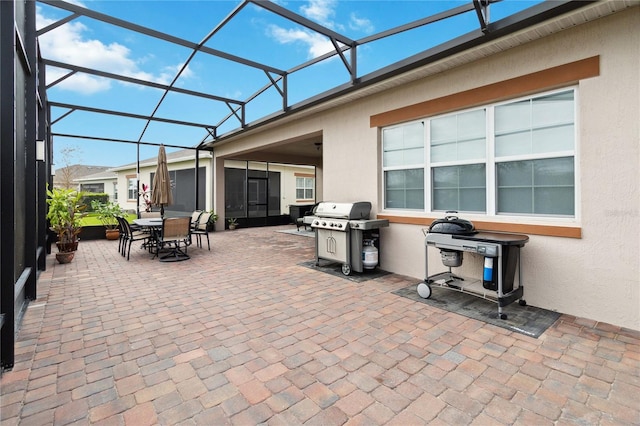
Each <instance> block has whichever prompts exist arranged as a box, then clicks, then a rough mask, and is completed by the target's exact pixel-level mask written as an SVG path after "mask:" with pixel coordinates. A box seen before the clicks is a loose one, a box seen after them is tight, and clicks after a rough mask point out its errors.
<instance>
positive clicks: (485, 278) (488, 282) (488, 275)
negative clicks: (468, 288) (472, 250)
mask: <svg viewBox="0 0 640 426" xmlns="http://www.w3.org/2000/svg"><path fill="white" fill-rule="evenodd" d="M482 286H483V287H484V288H486V289H488V290H495V289H496V288H495V287H496V285H495V284H494V282H493V257H485V258H484V268H483V269H482Z"/></svg>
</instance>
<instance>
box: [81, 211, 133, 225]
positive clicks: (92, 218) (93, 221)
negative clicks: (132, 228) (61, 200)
mask: <svg viewBox="0 0 640 426" xmlns="http://www.w3.org/2000/svg"><path fill="white" fill-rule="evenodd" d="M125 217H126V218H127V220H128V221H129V223H131V222H133V221H134V219H136V217H137V216H136V215H135V214H128V215H126V216H125ZM100 225H102V222H100V221H99V220H98V216H97V215H96V214H95V213H89V214H87V215H86V216H85V217H83V218H82V226H100Z"/></svg>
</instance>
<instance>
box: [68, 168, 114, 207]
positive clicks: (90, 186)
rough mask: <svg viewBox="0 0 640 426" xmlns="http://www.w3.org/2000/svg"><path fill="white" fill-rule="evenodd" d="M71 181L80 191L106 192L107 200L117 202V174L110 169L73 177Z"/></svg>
mask: <svg viewBox="0 0 640 426" xmlns="http://www.w3.org/2000/svg"><path fill="white" fill-rule="evenodd" d="M73 182H74V183H75V184H77V185H78V190H80V191H84V192H94V193H104V194H108V195H109V201H113V202H118V186H117V183H118V175H117V174H116V173H114V172H113V171H111V170H110V169H107V170H104V171H101V172H98V173H94V174H91V175H86V176H83V177H81V178H77V179H74V181H73Z"/></svg>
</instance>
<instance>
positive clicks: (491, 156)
mask: <svg viewBox="0 0 640 426" xmlns="http://www.w3.org/2000/svg"><path fill="white" fill-rule="evenodd" d="M567 91H573V103H574V111H573V112H574V121H573V124H574V144H573V149H572V150H564V151H558V152H547V153H542V154H523V155H513V156H508V157H499V158H496V156H495V127H494V123H495V114H494V111H495V108H496V107H498V106H501V105H508V104H511V103H515V102H519V101H524V100H531V99H535V98H539V97H544V96H549V95H554V94H558V93H562V92H567ZM579 105H580V102H579V90H578V87H577V86H570V87H564V88H560V89H555V90H550V91H544V92H539V93H535V94H530V95H527V96H522V97H518V98H513V99H509V100H506V101H502V102H494V103H489V104H486V105H481V106H476V107H472V108H467V109H463V110H459V111H455V112H449V113H445V114H440V115H437V116H433V117H428V118H423V119H420V120H414V121H411V122H405V123H402V124H398V125H392V126H387V127H384V128H382V129H381V132H380V140H381V152H382V153H384V140H383V139H384V138H383V135H384V130H385V129H392V128H397V127H401V126H405V125H411V124H414V123H416V122H423V123H424V124H425V125H424V164H423V165H420V164H417V163H416V164H411V165H404V166H398V167H385V166H384V163H383V161H384V160H383V158H381V159H380V170H381V171H382V176H381V181H382V190H381V195H382V206H383V210H384V211H385V212H388V213H392V214H397V213H408V214H411V213H416V212H420V213H424V214H429V215H438V216H439V215H442V213H444V212H443V211H440V210H432V197H431V194H432V191H433V188H432V169H433V167H434V164H432V163H431V158H430V156H431V140H430V134H431V120H433V119H436V118H442V117H446V116H449V115H455V114H460V113H464V112H468V111H473V110H478V109H485V110H486V120H487V122H486V134H487V139H486V158H485V159H484V164H485V165H486V194H485V196H486V212H484V213H478V212H464V213H465V215H468V216H474V215H475V216H482V217H492V218H493V219H497V220H502V219H504V220H505V221H509V220H522V219H523V218H527V219H531V220H532V221H543V222H552V223H565V224H570V223H571V224H573V223H579V222H580V206H581V203H580V192H581V191H580V187H579V182H580V161H579V159H580V153H579V146H580V143H579V130H578V129H579V128H580V123H579V116H578V109H579ZM381 157H383V155H382V156H381ZM563 157H572V158H573V159H574V182H573V187H574V214H573V215H572V216H564V215H545V214H528V213H527V214H516V213H498V212H497V191H498V188H497V187H496V185H497V178H496V173H497V170H496V164H497V163H502V162H513V161H528V160H538V159H553V158H563ZM436 164H437V167H444V166H459V165H465V164H478V161H477V160H457V161H443V162H438V163H436ZM420 167H424V179H425V182H424V188H425V189H424V197H425V199H424V206H425V208H424V210H415V209H404V208H389V207H386V205H387V200H386V182H385V172H386V171H390V170H404V169H415V168H420Z"/></svg>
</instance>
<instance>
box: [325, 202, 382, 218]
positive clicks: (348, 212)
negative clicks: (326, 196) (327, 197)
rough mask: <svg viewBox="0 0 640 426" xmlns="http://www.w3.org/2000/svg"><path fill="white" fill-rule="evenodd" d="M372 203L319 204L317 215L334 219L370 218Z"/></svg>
mask: <svg viewBox="0 0 640 426" xmlns="http://www.w3.org/2000/svg"><path fill="white" fill-rule="evenodd" d="M370 212H371V203H370V202H368V201H359V202H355V203H331V202H322V203H319V204H318V207H317V208H316V211H315V215H316V216H318V217H327V218H334V219H369V213H370Z"/></svg>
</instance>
